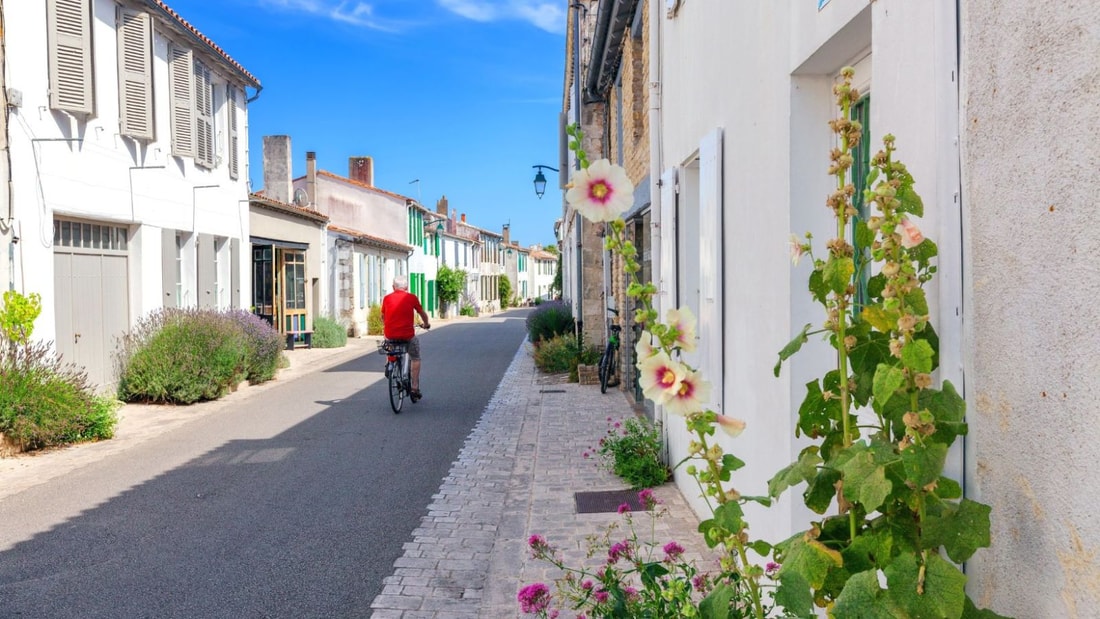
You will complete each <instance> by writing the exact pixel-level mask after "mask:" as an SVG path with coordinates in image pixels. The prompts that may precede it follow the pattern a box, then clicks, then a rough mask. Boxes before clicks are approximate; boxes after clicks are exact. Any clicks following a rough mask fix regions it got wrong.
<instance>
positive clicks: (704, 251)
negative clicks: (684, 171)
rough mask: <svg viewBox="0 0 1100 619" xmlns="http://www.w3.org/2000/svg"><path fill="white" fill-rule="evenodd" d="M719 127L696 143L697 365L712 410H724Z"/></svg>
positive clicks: (720, 411)
mask: <svg viewBox="0 0 1100 619" xmlns="http://www.w3.org/2000/svg"><path fill="white" fill-rule="evenodd" d="M722 172H723V170H722V128H721V127H719V128H717V129H715V130H714V131H712V132H710V133H708V134H707V135H706V136H705V137H704V138H703V140H702V142H700V144H699V227H700V239H699V270H700V273H699V316H698V319H699V362H700V365H701V367H703V368H706V372H707V376H708V377H710V380H711V383H712V384H714V385H715V387H716V388H715V389H714V391H713V392H712V394H711V403H712V404H713V405H714V407H715V408H714V410H715V411H717V412H719V413H722V412H724V410H723V404H724V402H723V390H722V387H721V386H722V385H723V384H724V381H723V362H724V358H723V343H724V341H725V338H724V334H723V324H724V321H723V320H722V311H723V308H722V302H723V295H722V241H723V226H722V210H723V209H722Z"/></svg>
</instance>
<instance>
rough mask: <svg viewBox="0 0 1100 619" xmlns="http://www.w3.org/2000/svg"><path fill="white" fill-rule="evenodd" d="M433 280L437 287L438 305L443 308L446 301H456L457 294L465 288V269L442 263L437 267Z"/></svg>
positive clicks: (445, 305)
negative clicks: (453, 267)
mask: <svg viewBox="0 0 1100 619" xmlns="http://www.w3.org/2000/svg"><path fill="white" fill-rule="evenodd" d="M435 281H436V285H437V286H438V288H439V302H440V305H441V307H442V308H443V309H444V310H445V309H446V307H447V304H448V303H456V302H458V298H459V295H461V294H462V291H463V290H465V288H466V271H463V270H462V269H452V268H451V267H449V266H447V265H443V266H441V267H439V271H438V273H436V276H435Z"/></svg>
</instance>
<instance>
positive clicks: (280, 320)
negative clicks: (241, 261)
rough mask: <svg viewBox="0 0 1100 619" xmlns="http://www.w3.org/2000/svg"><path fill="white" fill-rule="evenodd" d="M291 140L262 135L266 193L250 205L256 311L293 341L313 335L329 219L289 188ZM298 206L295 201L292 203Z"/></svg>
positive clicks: (285, 137) (253, 294) (254, 195)
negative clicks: (305, 335) (308, 334)
mask: <svg viewBox="0 0 1100 619" xmlns="http://www.w3.org/2000/svg"><path fill="white" fill-rule="evenodd" d="M291 161H292V158H291V150H290V136H285V135H275V136H264V189H263V192H262V193H257V194H253V195H252V198H251V200H250V202H249V227H250V230H251V235H250V237H249V241H250V242H251V244H252V252H251V257H250V258H251V259H250V268H251V273H252V290H251V296H250V307H251V308H252V312H253V313H255V314H256V315H258V316H260V317H261V318H263V319H264V320H267V321H268V322H269V323H271V324H272V325H273V326H274V327H275V328H276V329H278V330H279V332H280V333H283V334H287V335H288V336H290V337H291V345H293V342H294V341H295V340H298V341H300V340H302V339H303V334H304V333H306V332H312V331H313V319H314V317H316V316H317V315H318V313H319V309H320V307H319V305H320V300H321V297H322V296H323V294H322V293H321V292H320V291H319V290H317V289H315V285H314V283H315V282H316V283H317V284H318V285H322V284H323V283H324V281H325V279H324V276H323V275H324V268H325V260H324V257H325V245H326V241H325V239H326V230H327V227H328V223H329V218H328V217H327V216H325V215H323V214H322V213H320V212H319V211H317V210H316V209H314V208H313V205H312V204H310V203H309V202H308V200H306V199H305V195H304V192H302V193H298V194H297V196H295V195H294V194H295V192H294V191H293V187H292V185H291V173H290V170H291ZM292 202H294V203H292Z"/></svg>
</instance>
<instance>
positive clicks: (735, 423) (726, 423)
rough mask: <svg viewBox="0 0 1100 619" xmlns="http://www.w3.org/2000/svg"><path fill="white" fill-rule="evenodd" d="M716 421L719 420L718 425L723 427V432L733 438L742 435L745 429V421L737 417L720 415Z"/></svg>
mask: <svg viewBox="0 0 1100 619" xmlns="http://www.w3.org/2000/svg"><path fill="white" fill-rule="evenodd" d="M716 421H717V422H718V427H719V428H722V431H723V432H725V433H726V434H727V435H729V436H731V437H733V438H737V437H738V436H741V433H742V432H744V431H745V422H744V421H742V420H740V419H737V418H736V417H730V416H728V415H718V417H717V419H716Z"/></svg>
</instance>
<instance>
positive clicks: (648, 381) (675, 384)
mask: <svg viewBox="0 0 1100 619" xmlns="http://www.w3.org/2000/svg"><path fill="white" fill-rule="evenodd" d="M686 369H687V368H685V367H684V365H683V364H682V363H680V362H679V361H673V360H672V358H671V357H669V356H668V354H667V353H666V352H664V351H658V352H656V353H655V354H653V355H650V356H649V357H646V358H645V359H642V360H640V361H639V362H638V370H639V377H638V382H639V383H641V385H642V393H643V394H644V395H645V397H647V398H649V399H650V400H653V401H654V402H655V403H657V404H665V403H667V402H668V401H669V400H670V399H671V398H672V397H674V396H675V395H676V394H677V393H678V392H679V391H680V382H681V381H683V380H684V375H685V374H686Z"/></svg>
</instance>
